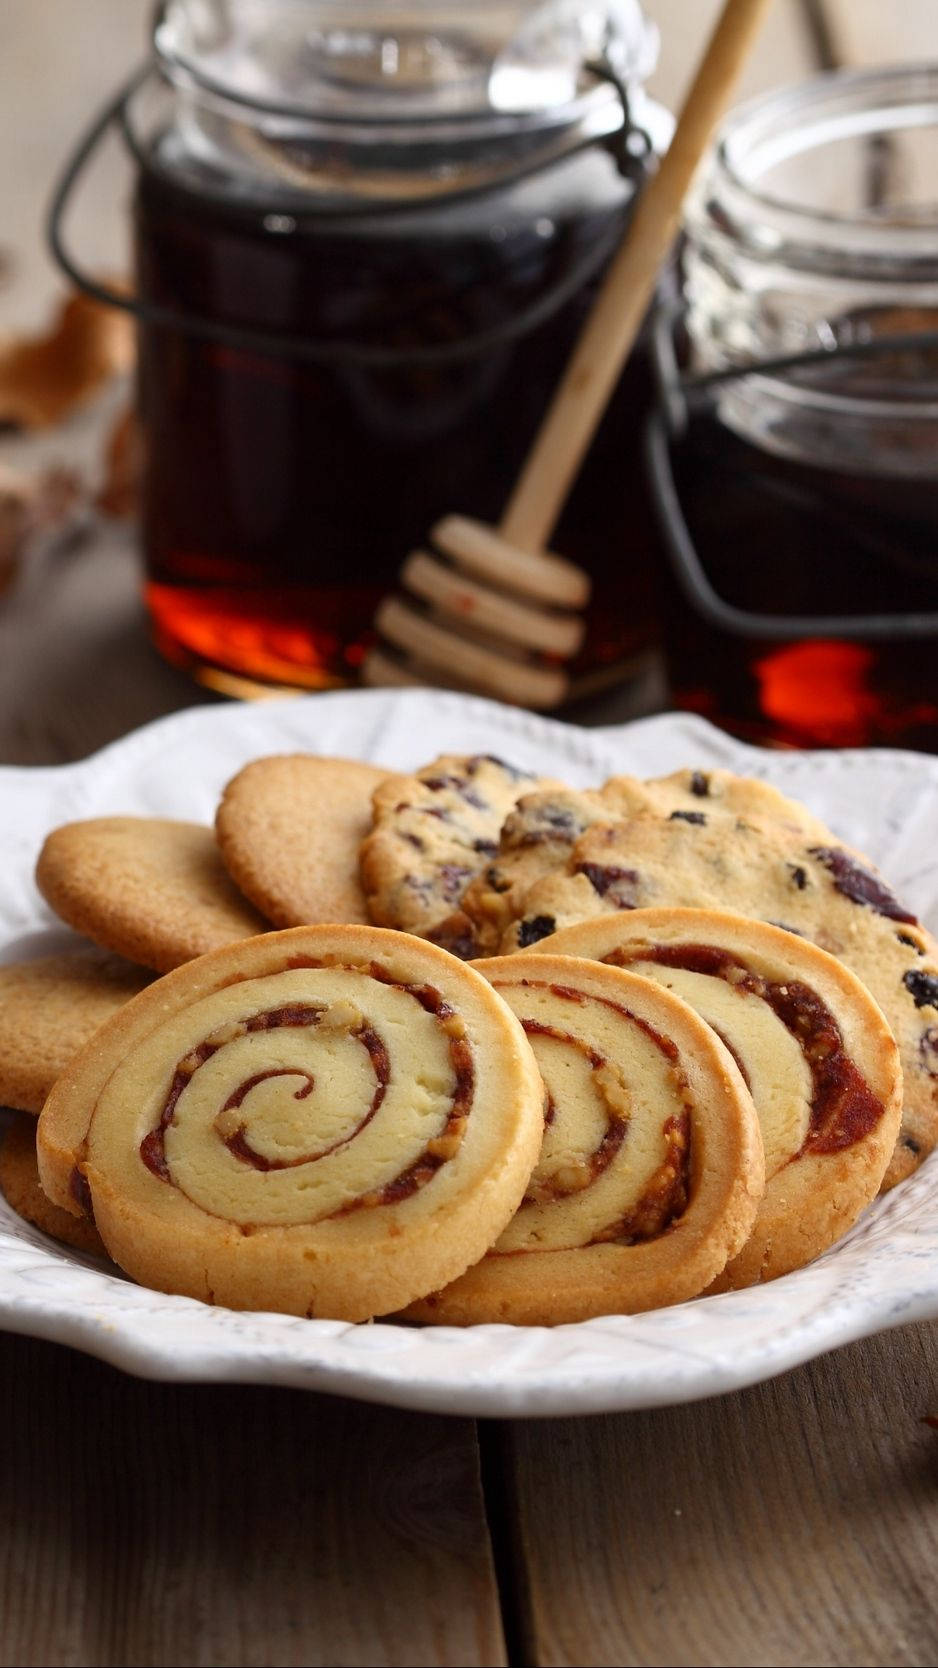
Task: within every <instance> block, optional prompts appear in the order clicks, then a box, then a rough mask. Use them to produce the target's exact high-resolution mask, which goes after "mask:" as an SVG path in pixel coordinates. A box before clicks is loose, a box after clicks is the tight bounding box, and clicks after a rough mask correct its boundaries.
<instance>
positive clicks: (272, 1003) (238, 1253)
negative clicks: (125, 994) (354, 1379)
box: [39, 926, 544, 1320]
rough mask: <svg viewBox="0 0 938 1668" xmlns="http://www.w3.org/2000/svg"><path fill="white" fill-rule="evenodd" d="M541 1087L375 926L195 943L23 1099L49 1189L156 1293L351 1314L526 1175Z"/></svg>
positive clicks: (481, 1241) (429, 958) (484, 1231)
mask: <svg viewBox="0 0 938 1668" xmlns="http://www.w3.org/2000/svg"><path fill="white" fill-rule="evenodd" d="M543 1094H544V1091H543V1085H542V1083H541V1079H540V1076H539V1074H538V1071H537V1067H536V1064H535V1061H534V1057H533V1054H532V1052H531V1049H530V1046H529V1044H528V1043H527V1041H526V1039H525V1035H524V1032H523V1031H522V1029H521V1027H520V1025H519V1024H518V1022H517V1020H516V1019H515V1018H514V1016H513V1014H512V1013H511V1011H510V1009H509V1008H508V1007H507V1005H506V1004H505V1003H503V1002H502V1001H501V1000H500V998H499V997H498V996H496V995H495V993H494V992H493V991H492V989H491V987H490V986H489V985H488V984H487V983H486V981H485V980H484V979H483V978H482V977H481V976H480V975H479V974H478V973H476V972H474V971H473V970H472V969H471V968H467V967H465V966H463V965H462V964H461V963H460V962H458V961H457V960H456V959H455V957H453V956H450V955H447V954H446V952H445V951H442V950H438V949H436V948H435V947H434V946H432V945H429V944H424V943H422V942H421V941H420V940H418V939H414V938H410V937H408V936H406V935H405V934H401V933H392V932H384V931H381V930H380V929H378V928H375V927H355V926H351V927H327V926H320V927H298V928H294V929H293V930H291V931H289V932H280V933H270V934H267V935H266V936H265V937H263V938H257V939H252V940H247V941H245V942H244V943H242V944H238V945H232V946H230V947H228V948H226V949H223V950H219V951H216V952H214V953H213V954H212V955H210V956H205V957H203V958H201V959H200V960H199V961H197V962H193V963H191V964H190V965H189V966H188V967H183V968H179V969H178V970H177V971H176V972H175V973H171V974H169V975H168V976H167V977H166V978H165V979H160V980H158V981H157V982H156V983H155V984H153V985H151V986H150V987H149V988H148V989H147V990H145V991H143V992H142V993H141V995H140V996H138V997H136V998H135V999H134V1001H133V1002H131V1003H130V1004H129V1006H128V1007H126V1008H124V1009H123V1011H122V1012H121V1013H119V1014H117V1015H115V1017H114V1018H113V1019H112V1020H110V1021H109V1022H108V1024H107V1025H106V1026H104V1027H103V1028H102V1029H101V1030H100V1031H99V1032H98V1033H97V1034H96V1036H95V1038H94V1039H93V1041H92V1043H91V1044H90V1045H89V1047H88V1048H87V1049H85V1050H84V1051H83V1053H82V1054H81V1055H79V1057H78V1059H77V1060H76V1061H75V1062H74V1063H73V1064H72V1066H70V1067H69V1068H68V1069H67V1070H66V1072H65V1073H64V1075H63V1076H62V1077H61V1078H60V1079H59V1081H58V1083H57V1084H56V1086H55V1088H54V1089H53V1091H52V1094H51V1095H50V1097H49V1099H48V1101H47V1102H46V1105H45V1107H44V1109H43V1112H42V1115H41V1117H40V1120H39V1164H40V1174H41V1178H42V1183H43V1186H44V1188H45V1189H46V1191H47V1193H48V1194H49V1195H50V1197H51V1198H53V1199H54V1200H55V1201H56V1203H58V1204H60V1205H62V1206H63V1208H65V1209H71V1210H78V1209H80V1208H81V1206H82V1204H84V1205H85V1206H86V1207H88V1206H90V1208H91V1211H92V1212H93V1215H94V1219H95V1221H96V1223H97V1227H98V1230H99V1232H100V1234H101V1237H102V1239H103V1241H104V1243H105V1245H106V1246H107V1249H108V1252H109V1254H110V1255H111V1256H112V1257H113V1258H114V1260H115V1261H116V1262H117V1263H119V1264H120V1266H121V1267H122V1268H124V1269H126V1271H127V1273H129V1274H130V1275H132V1276H133V1278H134V1279H136V1280H139V1281H141V1282H142V1283H143V1284H145V1285H150V1286H154V1287H156V1288H157V1289H158V1290H161V1291H169V1292H179V1293H182V1294H184V1295H187V1296H190V1297H197V1298H201V1299H203V1301H205V1302H208V1303H220V1304H227V1305H228V1306H229V1307H231V1308H235V1309H265V1310H276V1311H280V1312H284V1313H288V1314H298V1315H308V1316H312V1315H317V1316H327V1317H330V1318H335V1319H341V1320H365V1319H368V1318H369V1317H370V1316H372V1315H376V1314H378V1315H380V1314H386V1313H388V1312H389V1311H390V1310H394V1309H399V1308H401V1307H403V1306H404V1305H405V1304H407V1303H409V1302H411V1301H412V1300H413V1299H414V1298H416V1297H419V1296H422V1295H423V1294H424V1293H426V1292H427V1291H430V1290H432V1289H433V1287H434V1286H436V1285H438V1284H440V1283H441V1279H442V1281H444V1282H445V1281H446V1280H448V1279H451V1278H455V1277H456V1276H457V1275H458V1274H461V1273H462V1272H463V1270H464V1269H465V1268H466V1267H467V1266H468V1265H469V1264H470V1263H471V1262H475V1261H476V1260H477V1259H478V1258H479V1257H481V1256H482V1255H483V1253H484V1252H485V1251H486V1250H487V1248H488V1246H489V1245H491V1244H492V1242H493V1241H494V1240H495V1239H496V1238H497V1236H498V1234H499V1233H501V1231H502V1229H503V1228H504V1227H505V1226H506V1224H507V1223H508V1221H509V1220H510V1218H511V1216H512V1215H513V1213H514V1211H515V1210H516V1208H517V1206H518V1204H519V1203H520V1200H521V1197H522V1195H523V1193H524V1189H525V1186H526V1184H527V1181H528V1178H529V1176H530V1174H531V1170H532V1168H533V1165H534V1162H535V1160H536V1158H537V1152H538V1148H539V1146H540V1141H541V1137H542V1134H543V1127H544V1124H543Z"/></svg>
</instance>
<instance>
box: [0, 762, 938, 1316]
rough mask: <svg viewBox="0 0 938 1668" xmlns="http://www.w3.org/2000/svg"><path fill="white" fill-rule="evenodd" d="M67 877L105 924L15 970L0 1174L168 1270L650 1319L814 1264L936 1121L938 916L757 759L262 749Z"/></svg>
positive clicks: (332, 1309) (93, 1238)
mask: <svg viewBox="0 0 938 1668" xmlns="http://www.w3.org/2000/svg"><path fill="white" fill-rule="evenodd" d="M37 879H38V883H39V886H40V889H41V891H42V893H43V895H44V896H45V898H46V899H47V901H48V902H49V904H50V905H51V906H52V908H53V909H54V910H55V912H56V913H57V914H58V915H59V916H60V917H61V919H62V920H64V921H65V922H67V923H68V924H69V925H70V926H71V927H73V928H75V929H76V930H77V931H78V932H79V933H81V934H82V935H83V937H84V939H86V940H88V941H89V942H88V943H86V944H83V945H81V946H80V947H78V948H76V949H75V950H73V951H72V952H70V953H68V954H63V955H62V956H59V957H47V958H46V959H45V960H44V961H41V962H31V963H25V964H23V965H21V966H19V967H11V966H8V967H6V968H4V969H2V970H0V1100H3V1101H4V1102H5V1103H6V1104H8V1105H9V1106H11V1107H13V1108H17V1109H19V1111H20V1113H21V1116H20V1118H19V1119H18V1120H17V1121H16V1122H14V1123H13V1124H12V1125H11V1127H10V1130H9V1132H8V1135H7V1139H6V1142H5V1145H4V1147H3V1149H2V1152H0V1185H2V1187H3V1191H4V1193H5V1194H6V1197H7V1200H8V1202H9V1203H10V1204H11V1205H12V1206H13V1208H14V1209H16V1210H19V1211H20V1212H21V1213H22V1214H23V1215H25V1216H26V1217H28V1218H29V1219H30V1220H32V1221H34V1222H36V1223H37V1224H38V1225H39V1226H40V1227H42V1228H43V1229H44V1230H45V1231H46V1232H48V1233H51V1234H52V1235H53V1236H54V1237H57V1238H61V1239H62V1240H64V1241H65V1242H67V1243H69V1244H72V1245H75V1246H77V1247H78V1248H80V1249H82V1250H89V1249H92V1250H93V1249H97V1250H99V1251H100V1252H101V1253H102V1254H106V1255H108V1256H110V1257H111V1258H112V1259H113V1260H114V1261H116V1262H117V1263H118V1264H119V1265H120V1266H121V1267H122V1268H123V1269H124V1270H125V1271H126V1272H128V1273H129V1274H131V1275H132V1276H133V1278H135V1279H137V1280H139V1281H141V1282H143V1283H146V1284H149V1285H152V1286H155V1287H156V1288H158V1289H161V1290H165V1291H170V1292H177V1293H184V1294H187V1295H190V1296H194V1297H198V1298H201V1299H202V1300H204V1301H207V1302H215V1303H221V1304H226V1305H229V1306H231V1307H234V1308H255V1309H273V1310H281V1311H285V1312H288V1313H295V1314H299V1315H309V1316H328V1317H330V1318H339V1319H347V1320H351V1321H354V1320H363V1319H367V1318H369V1317H371V1316H374V1315H392V1314H393V1315H398V1316H403V1317H404V1318H406V1319H407V1320H408V1321H410V1322H437V1323H441V1322H444V1323H448V1324H467V1323H471V1322H477V1321H508V1322H518V1323H526V1324H551V1323H555V1322H560V1321H573V1320H579V1319H583V1318H586V1317H588V1316H592V1315H597V1314H602V1313H611V1312H634V1311H638V1310H641V1309H647V1308H651V1307H656V1306H660V1305H664V1304H668V1303H674V1302H678V1301H682V1300H684V1299H687V1298H690V1297H694V1296H696V1295H698V1294H700V1293H702V1292H705V1291H712V1290H723V1289H727V1288H729V1287H738V1286H744V1285H750V1284H753V1283H755V1282H758V1281H761V1280H766V1279H772V1278H775V1277H777V1276H778V1275H782V1274H785V1273H788V1272H790V1271H791V1270H793V1269H796V1268H798V1267H800V1266H802V1265H803V1264H804V1263H806V1262H808V1261H809V1260H811V1259H812V1258H813V1257H815V1256H817V1255H818V1254H819V1253H820V1252H821V1251H823V1250H824V1249H826V1248H827V1247H828V1246H830V1245H831V1244H833V1243H834V1242H835V1241H836V1240H837V1239H838V1238H840V1237H841V1235H842V1234H843V1233H844V1232H845V1231H846V1230H847V1229H848V1228H849V1227H850V1226H851V1224H852V1223H853V1222H854V1221H855V1220H856V1218H857V1217H858V1215H859V1214H860V1212H861V1211H862V1210H863V1208H864V1207H865V1206H866V1205H867V1204H869V1202H870V1201H871V1200H872V1199H873V1198H874V1197H875V1195H876V1193H877V1191H878V1190H879V1189H880V1188H881V1187H884V1186H890V1185H892V1184H893V1183H895V1182H897V1181H899V1180H901V1179H902V1178H903V1177H904V1176H905V1175H907V1174H908V1173H909V1172H910V1171H911V1170H912V1169H914V1168H915V1166H916V1165H917V1164H918V1163H919V1162H921V1160H922V1158H923V1157H924V1156H925V1155H926V1154H927V1153H928V1152H929V1151H930V1150H931V1148H932V1147H933V1146H934V1144H935V1141H936V1139H938V1097H936V1090H938V954H936V946H935V945H934V943H933V941H932V940H931V939H930V937H929V935H928V934H927V933H926V931H925V930H924V929H923V928H922V927H921V926H920V924H919V923H918V922H917V921H916V920H915V918H914V917H913V916H912V915H911V913H910V912H909V911H908V910H906V909H904V908H903V907H902V905H901V904H900V903H899V902H898V900H897V899H896V898H895V897H894V896H893V895H892V893H891V891H890V890H889V888H888V886H887V885H886V883H885V881H884V880H883V879H882V877H881V876H880V875H879V874H878V873H877V872H876V871H875V869H874V868H873V867H872V865H871V864H870V863H869V862H868V860H867V859H865V858H864V857H863V856H862V855H861V854H859V853H857V852H855V851H853V850H851V849H849V848H847V847H845V846H843V845H841V844H840V843H839V842H838V841H837V840H836V839H835V837H834V836H833V835H832V834H831V833H830V831H829V830H828V829H827V828H826V827H825V826H824V825H823V824H822V823H820V822H819V821H818V820H817V819H816V818H815V817H813V816H812V815H811V813H810V812H809V811H808V810H807V809H806V808H805V807H803V806H801V805H798V804H796V803H795V802H794V801H791V800H789V799H786V798H784V797H783V796H782V795H781V794H780V793H778V792H777V791H776V790H774V789H772V788H770V787H769V786H767V785H766V784H764V783H761V782H755V781H750V780H748V779H745V778H740V777H735V776H732V775H730V774H729V773H726V772H720V771H708V772H702V771H700V770H694V769H689V770H686V771H682V772H678V773H676V774H675V775H672V776H669V777H665V778H661V779H658V780H654V781H639V780H637V779H635V778H630V777H615V778H613V779H611V780H610V781H608V782H606V783H605V784H604V785H601V786H598V787H597V788H596V789H594V790H590V791H578V790H574V789H572V788H569V787H567V786H565V785H564V784H563V783H561V782H554V781H548V780H544V779H539V778H535V777H532V776H531V775H529V774H527V773H526V772H524V771H520V770H518V769H516V768H514V767H512V766H510V765H508V764H506V763H504V762H503V761H501V760H498V759H495V758H491V757H487V756H482V755H474V756H471V757H462V756H448V757H446V758H442V759H437V760H435V761H434V762H433V763H432V764H430V765H428V766H426V767H425V768H424V769H422V770H420V771H418V772H417V773H416V774H415V775H412V776H401V775H388V773H387V772H384V771H381V770H379V769H377V768H375V767H373V766H370V765H364V764H360V763H355V762H352V761H346V760H334V759H321V758H315V757H311V756H299V755H294V756H289V757H274V758H262V759H257V760H255V761H253V762H252V763H251V764H249V765H248V766H247V767H246V768H245V769H244V770H242V771H241V772H240V773H239V774H238V776H236V777H235V779H234V780H233V781H232V782H231V783H229V785H228V786H227V788H226V789H225V792H224V794H223V796H222V798H221V802H220V804H219V807H218V812H217V818H216V826H215V828H214V829H211V828H208V827H200V826H197V825H193V824H184V823H178V822H166V821H155V820H148V819H137V818H119V817H118V818H103V819H97V820H95V821H90V822H84V823H74V824H70V825H68V826H66V827H63V828H60V829H57V830H55V831H53V832H52V833H51V834H50V835H49V837H48V838H47V840H46V842H45V844H44V846H43V848H42V851H41V853H40V854H39V859H38V865H37ZM156 975H161V976H159V977H157V976H156ZM903 1079H904V1087H903ZM37 1112H41V1116H40V1118H39V1123H38V1161H37V1145H36V1139H35V1136H34V1130H35V1127H36V1124H35V1116H34V1115H35V1114H36V1113H37ZM29 1114H33V1116H32V1117H30V1116H28V1115H29Z"/></svg>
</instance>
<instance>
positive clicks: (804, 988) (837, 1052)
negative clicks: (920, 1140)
mask: <svg viewBox="0 0 938 1668" xmlns="http://www.w3.org/2000/svg"><path fill="white" fill-rule="evenodd" d="M539 948H542V949H543V950H544V952H545V953H547V954H549V955H551V956H556V955H567V956H587V957H590V958H591V959H593V960H595V961H600V962H604V963H606V964H608V965H611V966H614V967H626V968H629V969H630V970H631V971H632V972H635V973H640V974H642V975H643V976H645V977H646V978H652V979H657V980H659V981H660V982H661V983H662V984H664V985H666V986H667V988H668V989H669V990H672V991H674V993H675V994H676V995H677V996H680V997H681V998H682V999H683V1000H684V1001H685V1002H688V1003H689V1004H690V1006H691V1007H692V1008H694V1009H695V1011H696V1012H697V1013H699V1014H700V1016H701V1018H702V1019H705V1020H706V1021H707V1023H708V1024H709V1025H710V1026H712V1028H713V1029H714V1030H715V1031H716V1033H717V1035H718V1036H719V1037H721V1038H722V1039H723V1041H724V1042H725V1043H726V1045H727V1047H728V1048H729V1050H730V1052H731V1053H732V1055H733V1058H734V1059H735V1060H736V1061H737V1063H738V1065H739V1067H740V1069H741V1071H742V1073H743V1076H744V1077H745V1079H746V1082H747V1083H748V1085H749V1088H750V1090H751V1092H752V1097H753V1100H754V1102H755V1107H756V1111H757V1112H758V1114H759V1122H760V1125H761V1129H762V1139H763V1143H764V1146H765V1168H766V1187H765V1195H764V1197H763V1200H762V1203H761V1205H760V1207H759V1214H758V1216H757V1217H756V1221H755V1226H754V1228H753V1230H752V1234H751V1235H750V1237H749V1239H748V1240H747V1242H746V1244H745V1246H744V1247H743V1249H742V1250H741V1251H740V1252H739V1253H738V1254H737V1256H735V1257H734V1258H733V1259H732V1260H731V1261H730V1262H729V1264H728V1265H727V1267H726V1269H725V1270H724V1272H723V1274H722V1275H721V1276H720V1277H719V1280H718V1282H717V1287H718V1289H720V1290H723V1289H728V1288H730V1287H737V1286H749V1285H753V1284H754V1283H755V1282H756V1281H760V1280H773V1279H775V1278H776V1276H777V1275H780V1274H788V1273H790V1271H791V1270H792V1269H795V1268H800V1267H801V1266H802V1265H803V1264H804V1263H807V1262H810V1261H811V1259H812V1258H814V1257H816V1256H818V1255H819V1254H820V1252H822V1251H824V1250H826V1248H827V1247H828V1246H829V1245H833V1244H834V1242H835V1241H836V1240H838V1239H840V1238H841V1236H842V1235H843V1234H845V1233H846V1232H847V1229H848V1228H850V1227H851V1226H852V1224H853V1223H854V1222H855V1221H856V1219H857V1217H858V1216H859V1214H860V1212H861V1210H862V1209H863V1208H864V1206H865V1205H868V1204H869V1203H870V1201H871V1200H872V1199H873V1198H875V1196H876V1193H877V1191H878V1189H879V1186H880V1183H881V1181H882V1179H883V1176H884V1174H885V1171H886V1166H887V1164H888V1163H889V1159H890V1157H891V1154H892V1151H893V1148H894V1146H895V1143H896V1136H897V1135H898V1132H899V1117H900V1112H901V1107H902V1073H901V1069H900V1065H899V1052H898V1049H897V1048H896V1044H895V1041H894V1039H893V1036H892V1033H891V1032H890V1030H889V1027H888V1026H887V1024H886V1021H885V1019H884V1018H883V1015H882V1013H881V1012H880V1009H879V1008H878V1007H877V1005H876V1003H875V1002H874V1001H873V998H872V996H871V995H870V993H869V991H868V990H867V989H866V987H865V985H862V984H861V983H860V981H859V979H857V978H856V977H855V976H854V974H852V973H850V972H849V971H848V969H847V968H846V967H845V966H844V964H843V963H842V962H840V961H837V960H836V959H835V957H834V956H830V955H828V954H827V953H826V951H824V950H819V949H818V948H817V946H816V945H814V944H809V943H808V942H807V941H806V940H805V939H803V938H796V937H795V936H794V934H792V933H787V932H783V931H782V930H781V929H780V928H778V927H772V926H767V925H766V924H765V923H764V922H761V921H753V920H749V919H747V918H746V917H744V916H740V915H733V914H730V913H729V912H728V911H723V910H708V909H635V910H629V911H626V912H624V913H621V914H618V915H603V916H600V917H598V918H597V919H595V920H592V921H583V922H581V923H580V925H579V926H575V927H568V928H567V929H566V930H565V931H563V932H558V933H556V934H555V935H554V937H552V938H548V939H545V940H544V941H543V945H542V946H539ZM529 959H530V958H529V957H528V956H525V958H524V962H525V966H528V965H529Z"/></svg>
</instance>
